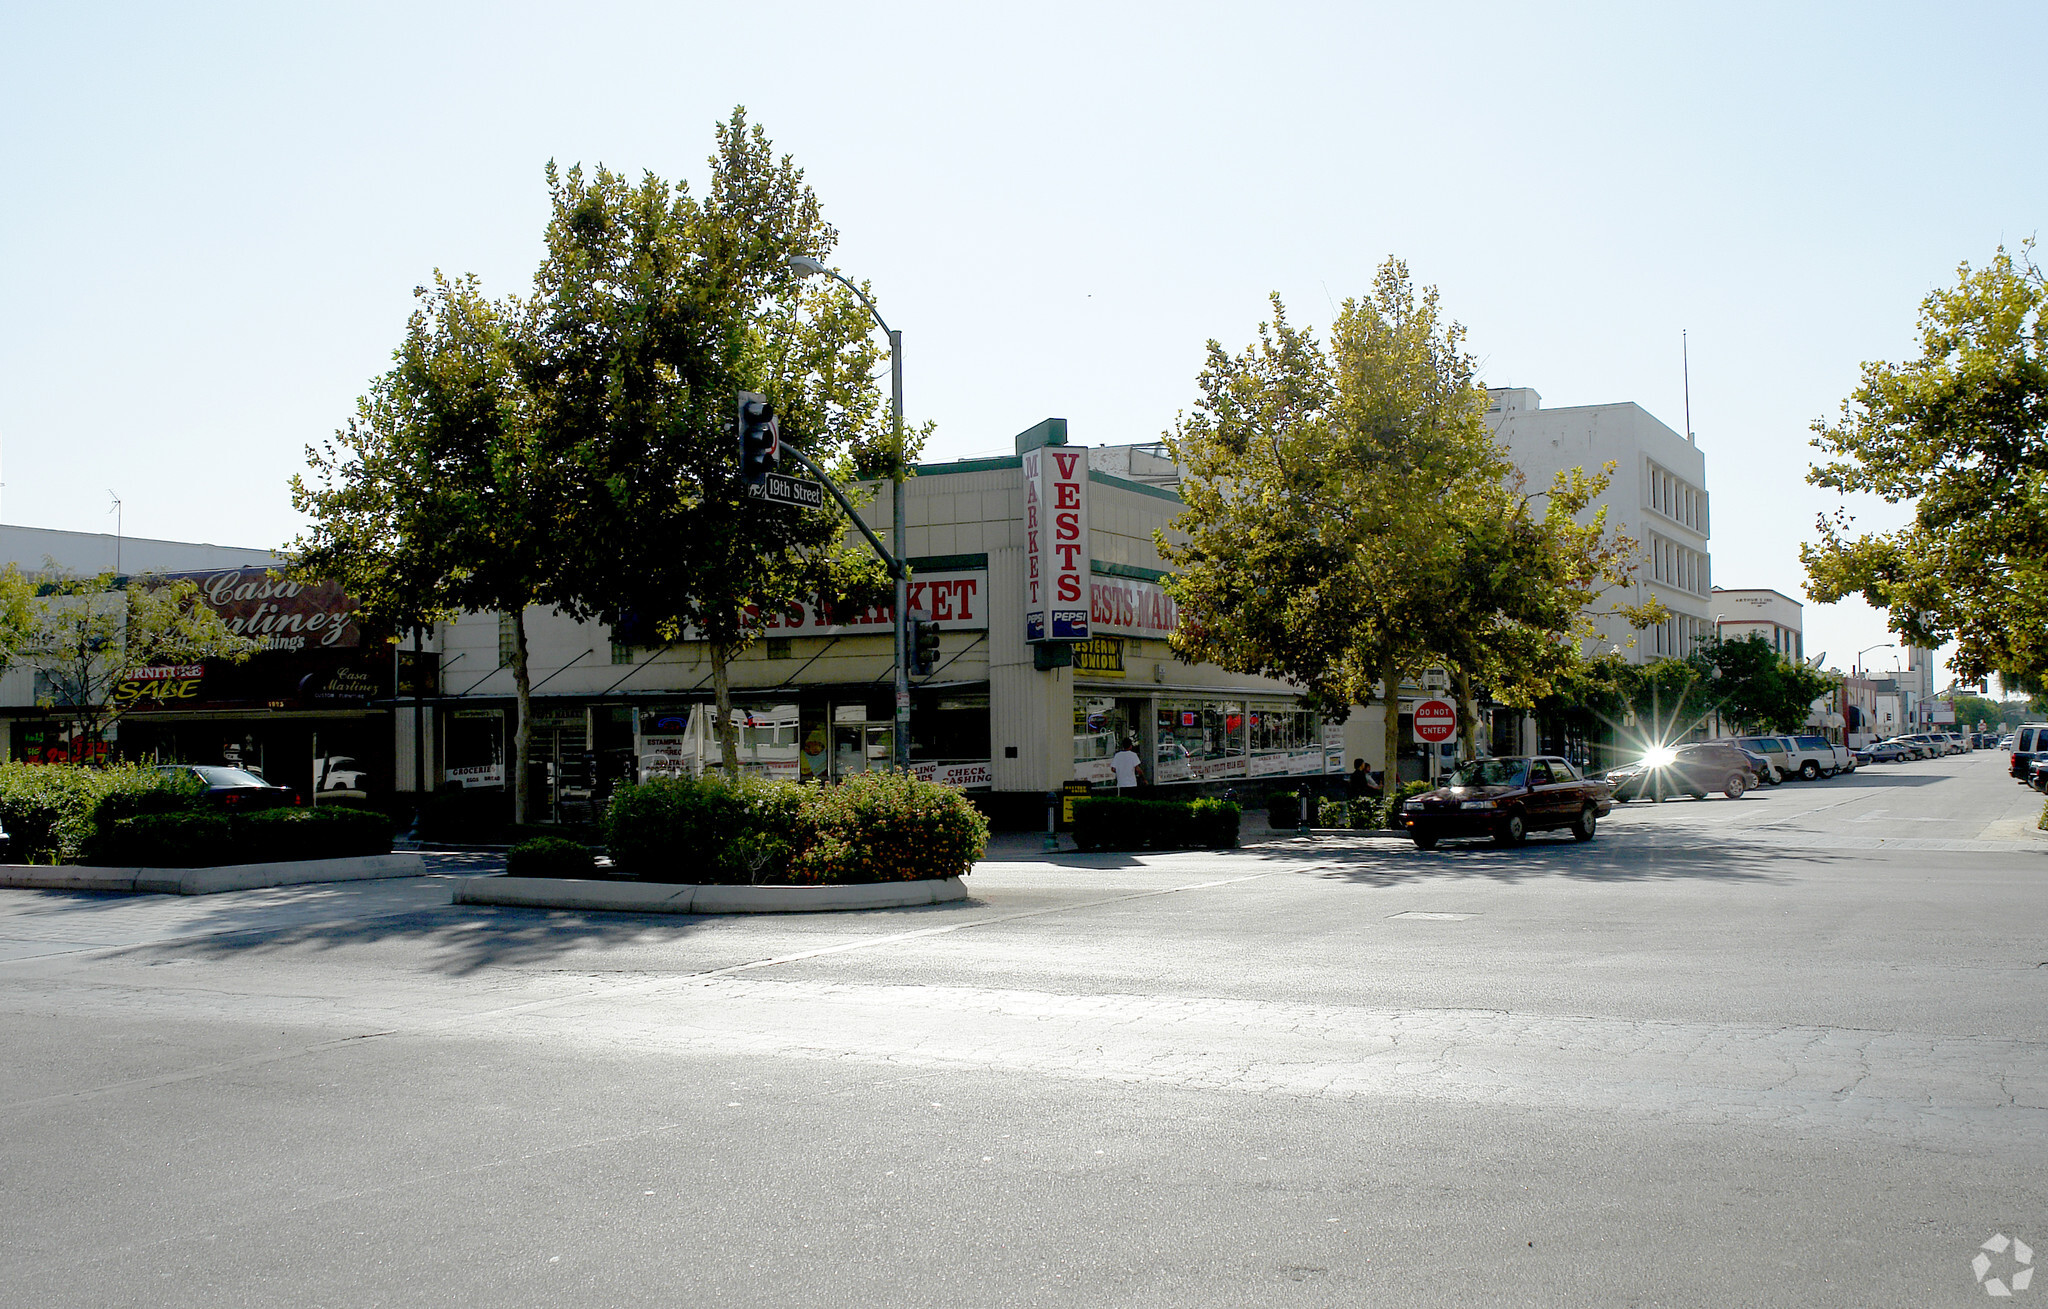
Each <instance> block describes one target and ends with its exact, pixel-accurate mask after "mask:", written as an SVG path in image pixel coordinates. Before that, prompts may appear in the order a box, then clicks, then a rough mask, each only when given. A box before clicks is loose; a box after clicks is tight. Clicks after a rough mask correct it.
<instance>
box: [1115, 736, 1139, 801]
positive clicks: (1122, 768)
mask: <svg viewBox="0 0 2048 1309" xmlns="http://www.w3.org/2000/svg"><path fill="white" fill-rule="evenodd" d="M1109 766H1110V767H1111V768H1112V769H1114V770H1115V771H1116V790H1117V794H1118V795H1122V794H1123V793H1124V791H1125V790H1132V791H1135V790H1137V789H1138V787H1139V786H1140V785H1141V784H1142V783H1143V782H1144V780H1145V765H1144V762H1143V761H1142V760H1140V759H1139V758H1138V743H1137V742H1136V741H1135V740H1127V741H1125V742H1124V748H1123V749H1121V750H1119V751H1117V752H1116V753H1115V754H1114V755H1112V756H1110V760H1109Z"/></svg>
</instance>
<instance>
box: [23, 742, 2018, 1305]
mask: <svg viewBox="0 0 2048 1309" xmlns="http://www.w3.org/2000/svg"><path fill="white" fill-rule="evenodd" d="M2002 766H2003V756H1998V755H1993V754H1990V753H1980V754H1976V755H1972V756H1967V757H1961V758H1954V759H1949V760H1943V761H1936V762H1929V763H1918V764H1899V765H1893V766H1888V767H1879V768H1872V769H1868V770H1865V771H1863V772H1861V773H1859V774H1857V775H1855V776H1853V777H1843V778H1837V779H1835V780H1833V781H1825V782H1816V783H1803V784H1802V783H1793V784H1788V785H1786V786H1783V787H1779V788H1776V789H1774V790H1767V791H1764V792H1761V793H1756V794H1752V795H1750V796H1748V797H1745V798H1744V799H1742V800H1740V801H1727V800H1724V799H1720V798H1718V797H1717V798H1715V799H1711V800H1707V801H1703V802H1694V801H1689V800H1680V801H1674V802H1670V803H1666V804H1664V805H1661V806H1647V805H1640V804H1638V805H1630V806H1626V807H1624V808H1621V809H1619V810H1617V812H1616V814H1615V815H1614V816H1613V818H1612V819H1610V820H1609V821H1607V822H1606V823H1605V824H1604V825H1603V827H1602V830H1601V832H1600V834H1599V836H1598V837H1597V839H1595V840H1594V841H1593V842H1591V843H1589V844H1585V845H1580V844H1576V843H1574V842H1572V841H1571V840H1570V838H1569V837H1566V836H1560V837H1537V838H1534V839H1532V840H1531V841H1530V842H1529V844H1528V845H1527V846H1525V847H1523V848H1521V849H1519V850H1512V851H1510V850H1496V849H1493V848H1490V847H1486V846H1463V847H1460V846H1453V845H1446V846H1444V847H1442V848H1440V849H1438V850H1437V851H1434V852H1431V853H1427V854H1425V853H1423V852H1420V851H1416V850H1413V849H1411V848H1408V847H1407V846H1406V844H1405V843H1403V842H1400V841H1398V840H1393V839H1388V838H1375V837H1353V836H1342V837H1317V838H1312V839H1301V838H1295V837H1291V836H1288V837H1281V838H1277V839H1272V840H1268V841H1264V842H1262V843H1259V844H1256V845H1253V846H1250V847H1247V848H1246V849H1244V850H1240V851H1235V852H1229V853H1212V854H1186V855H1171V856H1156V857H1130V856H1108V855H1094V856H1079V855H1071V854H1069V855H1060V856H1055V857H1051V858H1048V857H1046V856H1044V855H1043V854H1041V853H1038V852H1036V851H1035V850H1033V849H1032V843H1031V842H1029V841H1022V842H1019V841H1012V842H1008V843H1006V844H1005V846H1004V847H1003V850H1001V851H999V852H998V855H997V857H996V858H993V859H991V861H989V862H988V863H985V864H983V865H982V866H981V867H979V868H978V869H977V871H976V873H975V875H974V876H973V878H971V879H970V886H971V888H972V891H973V898H972V899H971V900H970V901H968V902H966V903H964V904H958V905H944V906H932V907H928V908H922V909H915V910H902V911H892V912H870V913H861V914H840V915H817V916H804V917H785V918H681V919H659V918H637V917H631V916H608V915H598V914H568V913H543V912H535V911H524V910H510V909H503V910H501V909H484V908H471V907H454V906H451V905H450V904H448V883H447V881H446V879H445V878H441V877H435V878H426V879H419V880H412V881H404V882H392V883H382V884H357V885H353V886H345V887H327V888H292V889H281V890H276V891H264V892H246V893H238V894H231V895H223V896H213V897H205V898H202V899H189V900H187V899H175V898H167V897H146V896H145V897H113V896H93V895H80V894H69V893H60V892H35V891H16V890H0V1040H4V1043H5V1044H4V1048H5V1050H6V1052H7V1058H6V1059H5V1060H4V1061H0V1181H4V1189H0V1194H4V1197H5V1204H6V1219H5V1221H6V1228H5V1230H6V1234H7V1239H6V1240H5V1242H4V1244H0V1303H5V1304H9V1305H15V1304H18V1305H33V1306H43V1305H95V1306H98V1305H145V1304H146V1305H287V1304H289V1305H335V1306H341V1305H348V1306H363V1305H443V1304H446V1305H472V1304H476V1305H493V1306H497V1305H529V1304H531V1305H551V1306H553V1305H562V1306H586V1305H587V1306H600V1305H614V1304H663V1305H834V1306H837V1305H877V1306H884V1305H886V1306H924V1305H932V1306H963V1305H1157V1306H1187V1305H1258V1306H1291V1305H1363V1304H1372V1305H1461V1306H1462V1305H1492V1304H1529V1305H1562V1304H1587V1305H1734V1304H1740V1305H1802V1306H1803V1305H1887V1304H1891V1305H1914V1306H1920V1305H1943V1304H1964V1303H1970V1302H1974V1301H1981V1300H1983V1299H1985V1298H1986V1293H1985V1290H1984V1287H1983V1286H1982V1285H1981V1284H1980V1282H1979V1279H1978V1277H1977V1275H1976V1273H1975V1271H1974V1270H1973V1268H1972V1265H1971V1260H1972V1258H1973V1256H1975V1255H1977V1254H1978V1253H1979V1247H1980V1246H1981V1245H1982V1244H1983V1243H1984V1242H1985V1241H1986V1240H1987V1239H1989V1238H1991V1237H1992V1236H1993V1235H1994V1234H2004V1235H2005V1236H2007V1237H2008V1238H2011V1237H2017V1238H2019V1239H2020V1241H2021V1242H2023V1243H2024V1244H2025V1245H2026V1246H2027V1247H2028V1249H2027V1253H2028V1255H2029V1257H2030V1258H2031V1255H2032V1251H2031V1247H2032V1245H2033V1243H2035V1242H2041V1243H2043V1244H2042V1249H2043V1251H2044V1255H2043V1258H2044V1260H2048V1171H2044V1165H2048V1043H2044V1041H2043V1039H2042V1030H2043V1020H2044V1017H2048V1011H2044V999H2043V997H2044V989H2048V940H2044V939H2043V932H2042V923H2043V921H2044V911H2048V890H2044V887H2048V835H2044V834H2039V833H2036V832H2035V831H2034V830H2033V820H2034V819H2035V818H2036V817H2037V816H2038V814H2039V812H2040V797H2038V796H2036V795H2034V794H2033V793H2031V792H2028V791H2025V790H2024V789H2022V788H2020V787H2017V786H2015V785H2014V784H2013V783H2012V782H2010V781H2009V780H2007V779H2006V778H2005V777H2004V776H2003V773H2002ZM1005 852H1007V853H1005ZM475 862H477V861H475V860H473V859H471V860H463V859H454V858H450V859H446V860H444V863H445V864H446V865H447V866H449V867H450V868H451V869H452V868H454V867H455V866H456V865H459V864H463V863H475ZM2018 1251H2019V1247H2018V1246H2014V1245H2011V1244H2006V1245H2005V1246H2004V1248H2003V1249H2001V1250H1999V1251H1997V1252H1988V1253H1987V1254H1986V1258H1987V1259H1989V1260H1991V1264H1990V1266H1989V1268H1988V1269H1987V1271H1986V1273H1985V1276H1986V1277H1998V1278H2000V1279H2001V1280H2002V1281H2004V1282H2005V1283H2006V1284H2008V1285H2010V1284H2011V1283H2012V1281H2013V1278H2014V1276H2015V1275H2016V1274H2018V1273H2021V1272H2023V1271H2024V1270H2025V1269H2026V1268H2028V1267H2030V1266H2031V1265H2030V1264H2024V1263H2021V1262H2020V1261H2019V1259H2018V1257H2017V1255H2018ZM2030 1295H2033V1296H2041V1297H2048V1279H2044V1284H2043V1285H2042V1286H2040V1287H2034V1286H2028V1287H2025V1288H2023V1289H2021V1290H2019V1291H2018V1292H2017V1293H2016V1294H2015V1295H2014V1297H2013V1298H2014V1299H2015V1300H2016V1301H2020V1302H2023V1301H2024V1298H2025V1297H2027V1296H2030Z"/></svg>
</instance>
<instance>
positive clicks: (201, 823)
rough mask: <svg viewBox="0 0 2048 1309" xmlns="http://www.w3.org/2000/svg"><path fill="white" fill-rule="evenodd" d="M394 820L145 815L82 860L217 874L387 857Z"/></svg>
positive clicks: (287, 813)
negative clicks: (224, 868) (221, 869)
mask: <svg viewBox="0 0 2048 1309" xmlns="http://www.w3.org/2000/svg"><path fill="white" fill-rule="evenodd" d="M391 831H392V820H391V818H390V816H389V815H386V814H382V813H379V812H377V811H376V810H372V809H326V808H322V809H265V810H263V811H261V812H259V813H253V814H235V815H232V816H231V815H228V814H223V813H219V812H216V811H214V810H211V809H194V810H186V811H184V812H174V813H144V814H138V815H137V816H136V817H133V818H121V819H117V820H115V821H114V822H112V823H110V824H108V825H107V826H106V828H105V829H104V830H102V831H100V832H97V833H95V834H94V835H93V837H92V838H91V839H90V840H88V841H87V842H86V844H85V848H84V849H83V850H81V851H80V853H79V862H81V863H87V864H98V865H102V866H112V867H123V868H125V867H137V868H213V867H218V866H220V865H222V864H268V863H290V862H295V861H298V860H303V859H347V858H354V857H359V856H363V855H378V854H388V853H389V852H390V850H391Z"/></svg>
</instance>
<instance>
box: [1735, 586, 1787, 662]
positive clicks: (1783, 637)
mask: <svg viewBox="0 0 2048 1309" xmlns="http://www.w3.org/2000/svg"><path fill="white" fill-rule="evenodd" d="M1713 601H1714V627H1715V630H1716V631H1717V632H1719V633H1720V636H1721V639H1722V640H1724V641H1740V640H1742V639H1743V638H1744V637H1749V636H1761V637H1762V638H1764V640H1766V641H1769V642H1770V643H1771V649H1773V650H1775V651H1777V652H1778V654H1779V655H1780V656H1782V657H1783V658H1786V659H1793V660H1797V661H1799V662H1801V663H1804V662H1805V661H1806V638H1805V636H1804V634H1803V632H1802V628H1801V623H1802V619H1803V617H1804V615H1805V612H1806V607H1805V606H1804V605H1802V604H1800V603H1799V602H1798V601H1797V600H1794V599H1793V598H1792V597H1791V596H1789V595H1786V594H1785V593H1783V592H1782V591H1773V590H1771V589H1770V588H1769V587H1767V586H1766V587H1751V588H1746V589H1745V588H1728V587H1719V586H1717V587H1715V588H1714V591H1713Z"/></svg>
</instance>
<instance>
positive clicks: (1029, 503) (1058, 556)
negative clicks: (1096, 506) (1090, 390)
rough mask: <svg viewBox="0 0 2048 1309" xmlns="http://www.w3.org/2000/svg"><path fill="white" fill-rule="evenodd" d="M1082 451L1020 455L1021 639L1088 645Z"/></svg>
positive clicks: (1047, 449)
mask: <svg viewBox="0 0 2048 1309" xmlns="http://www.w3.org/2000/svg"><path fill="white" fill-rule="evenodd" d="M1088 579H1089V564H1088V451H1087V448H1086V447H1084V446H1060V445H1046V446H1040V447H1039V448H1038V449H1036V450H1027V451H1026V452H1025V453H1024V639H1025V640H1026V641H1085V640H1087V639H1088Z"/></svg>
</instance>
